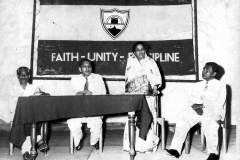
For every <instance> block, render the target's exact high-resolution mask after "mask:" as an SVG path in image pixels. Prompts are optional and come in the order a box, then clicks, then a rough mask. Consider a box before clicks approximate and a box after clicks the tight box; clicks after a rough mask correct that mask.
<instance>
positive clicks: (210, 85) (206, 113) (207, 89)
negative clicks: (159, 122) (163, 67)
mask: <svg viewBox="0 0 240 160" xmlns="http://www.w3.org/2000/svg"><path fill="white" fill-rule="evenodd" d="M218 72H219V66H218V64H217V63H214V62H208V63H206V64H205V66H204V68H203V71H202V78H203V79H204V81H201V82H198V83H196V84H195V85H194V88H193V92H192V97H191V104H190V106H191V108H190V109H189V110H185V111H184V112H185V113H183V114H182V115H181V118H179V119H178V121H177V123H176V129H175V133H174V137H173V140H172V143H171V146H170V149H166V153H167V154H168V155H171V156H174V157H176V158H179V156H180V155H181V149H182V145H183V142H184V141H185V139H186V135H187V133H188V131H189V130H190V128H191V127H193V126H194V125H196V124H197V123H199V122H201V123H202V130H203V133H204V135H205V137H206V142H207V146H208V147H207V148H208V153H209V157H208V159H207V160H218V159H219V155H218V150H217V145H218V129H219V124H221V123H222V122H223V120H224V118H225V110H224V106H225V105H224V104H225V100H226V84H224V83H222V82H220V81H219V80H217V79H215V77H216V75H217V74H218Z"/></svg>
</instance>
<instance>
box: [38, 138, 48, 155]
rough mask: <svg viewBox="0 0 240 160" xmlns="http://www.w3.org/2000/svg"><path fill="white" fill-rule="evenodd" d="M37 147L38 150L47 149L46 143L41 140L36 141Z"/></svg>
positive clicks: (43, 150)
mask: <svg viewBox="0 0 240 160" xmlns="http://www.w3.org/2000/svg"><path fill="white" fill-rule="evenodd" d="M37 147H38V149H39V150H40V152H45V151H48V150H49V147H48V145H47V144H46V143H44V142H43V141H42V140H40V141H38V143H37Z"/></svg>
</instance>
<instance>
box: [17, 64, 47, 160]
mask: <svg viewBox="0 0 240 160" xmlns="http://www.w3.org/2000/svg"><path fill="white" fill-rule="evenodd" d="M17 78H18V80H19V83H20V87H19V88H17V90H15V95H16V96H17V97H19V96H41V95H49V94H47V93H44V92H42V90H43V89H42V88H41V87H40V86H37V85H33V84H29V83H28V82H29V79H30V70H29V68H27V67H19V68H18V69H17ZM40 88H41V89H40ZM17 97H16V98H17ZM24 129H25V134H26V136H27V137H26V140H25V141H24V143H23V144H22V147H21V149H22V150H21V151H22V154H23V159H24V160H30V159H32V158H33V157H32V156H31V154H30V150H31V147H32V145H31V140H30V135H31V124H25V125H24ZM36 130H37V147H38V149H39V150H40V151H41V152H44V151H46V150H48V149H49V147H48V145H47V144H45V143H44V142H43V140H42V137H41V135H40V130H41V124H40V123H37V126H36Z"/></svg>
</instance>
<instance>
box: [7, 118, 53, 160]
mask: <svg viewBox="0 0 240 160" xmlns="http://www.w3.org/2000/svg"><path fill="white" fill-rule="evenodd" d="M12 123H13V122H12V121H10V128H9V130H10V131H11V128H12ZM47 135H48V122H44V123H43V126H42V128H41V136H42V137H43V142H45V143H46V144H47ZM13 152H14V146H13V144H12V143H11V142H9V155H10V156H12V155H13ZM46 155H47V151H46V152H44V156H46Z"/></svg>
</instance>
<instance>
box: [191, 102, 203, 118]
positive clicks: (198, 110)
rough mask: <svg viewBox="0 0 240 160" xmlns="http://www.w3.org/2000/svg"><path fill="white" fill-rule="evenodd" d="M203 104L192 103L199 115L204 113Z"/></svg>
mask: <svg viewBox="0 0 240 160" xmlns="http://www.w3.org/2000/svg"><path fill="white" fill-rule="evenodd" d="M202 108H204V107H203V104H193V105H192V109H193V110H194V111H195V112H196V113H197V114H198V115H202V114H203V110H202Z"/></svg>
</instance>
